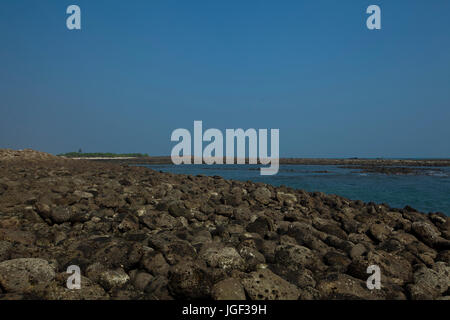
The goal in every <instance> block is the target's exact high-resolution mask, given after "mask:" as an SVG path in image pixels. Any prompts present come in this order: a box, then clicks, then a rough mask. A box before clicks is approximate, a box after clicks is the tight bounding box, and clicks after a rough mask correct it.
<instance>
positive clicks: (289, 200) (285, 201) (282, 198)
mask: <svg viewBox="0 0 450 320" xmlns="http://www.w3.org/2000/svg"><path fill="white" fill-rule="evenodd" d="M277 199H278V201H279V202H280V203H281V204H282V205H285V206H288V207H292V206H294V204H295V203H297V196H296V195H295V194H292V193H284V192H281V191H278V192H277Z"/></svg>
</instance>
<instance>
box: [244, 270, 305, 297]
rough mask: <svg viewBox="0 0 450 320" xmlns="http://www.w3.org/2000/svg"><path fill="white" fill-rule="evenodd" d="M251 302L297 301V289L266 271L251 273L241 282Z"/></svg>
mask: <svg viewBox="0 0 450 320" xmlns="http://www.w3.org/2000/svg"><path fill="white" fill-rule="evenodd" d="M242 283H243V285H244V288H245V291H246V292H247V294H248V296H249V297H250V299H252V300H297V299H298V297H299V296H300V291H299V289H298V288H297V287H296V286H294V285H293V284H291V283H289V282H287V281H286V280H284V279H283V278H281V277H279V276H277V275H276V274H274V273H273V272H271V271H270V270H268V269H262V270H258V271H255V272H252V273H250V274H249V275H248V277H247V278H244V279H243V280H242Z"/></svg>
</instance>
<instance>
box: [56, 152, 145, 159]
mask: <svg viewBox="0 0 450 320" xmlns="http://www.w3.org/2000/svg"><path fill="white" fill-rule="evenodd" d="M58 156H60V157H67V158H143V157H148V154H147V153H111V152H93V153H84V152H67V153H61V154H58Z"/></svg>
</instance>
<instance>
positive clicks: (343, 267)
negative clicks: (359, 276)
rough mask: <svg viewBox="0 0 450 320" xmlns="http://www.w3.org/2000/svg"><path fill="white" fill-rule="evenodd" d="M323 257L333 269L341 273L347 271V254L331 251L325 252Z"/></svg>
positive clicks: (349, 261)
mask: <svg viewBox="0 0 450 320" xmlns="http://www.w3.org/2000/svg"><path fill="white" fill-rule="evenodd" d="M323 259H324V261H325V263H326V264H327V265H329V266H331V267H333V270H334V271H339V272H342V273H345V272H346V271H347V267H348V266H349V264H350V263H351V260H350V259H349V258H347V256H345V255H343V254H341V253H337V252H333V251H330V252H328V253H326V254H325V255H324V257H323Z"/></svg>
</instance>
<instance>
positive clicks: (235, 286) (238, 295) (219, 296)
mask: <svg viewBox="0 0 450 320" xmlns="http://www.w3.org/2000/svg"><path fill="white" fill-rule="evenodd" d="M212 297H213V299H214V300H245V292H244V288H243V287H242V285H241V283H240V282H239V281H238V280H237V279H235V278H227V279H225V280H222V281H220V282H218V283H216V284H215V285H214V286H213V289H212Z"/></svg>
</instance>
